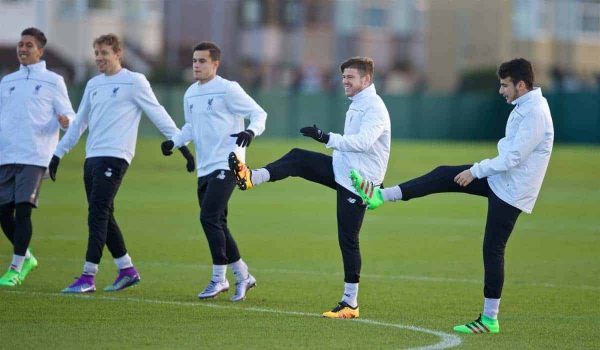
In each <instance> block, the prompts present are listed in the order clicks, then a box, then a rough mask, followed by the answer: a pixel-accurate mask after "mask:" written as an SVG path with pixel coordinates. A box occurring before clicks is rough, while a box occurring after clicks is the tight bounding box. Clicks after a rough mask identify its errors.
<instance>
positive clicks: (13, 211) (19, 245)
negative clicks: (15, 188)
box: [0, 203, 33, 256]
mask: <svg viewBox="0 0 600 350" xmlns="http://www.w3.org/2000/svg"><path fill="white" fill-rule="evenodd" d="M32 209H33V205H32V204H31V203H18V204H16V205H15V204H14V203H7V204H2V205H0V226H1V227H2V231H4V234H5V235H6V238H8V240H9V241H10V242H11V243H12V244H13V251H14V254H15V255H21V256H25V254H26V253H27V248H28V247H29V242H31V236H32V233H33V226H32V223H31V210H32Z"/></svg>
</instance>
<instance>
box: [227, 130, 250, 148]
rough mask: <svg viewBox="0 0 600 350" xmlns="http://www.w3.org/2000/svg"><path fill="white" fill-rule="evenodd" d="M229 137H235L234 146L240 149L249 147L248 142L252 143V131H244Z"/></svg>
mask: <svg viewBox="0 0 600 350" xmlns="http://www.w3.org/2000/svg"><path fill="white" fill-rule="evenodd" d="M229 136H231V137H237V140H235V144H236V145H238V146H240V147H250V142H252V139H253V138H254V131H252V130H250V129H246V130H244V131H242V132H239V133H237V134H231V135H229Z"/></svg>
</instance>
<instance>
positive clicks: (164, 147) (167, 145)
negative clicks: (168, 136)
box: [160, 140, 189, 156]
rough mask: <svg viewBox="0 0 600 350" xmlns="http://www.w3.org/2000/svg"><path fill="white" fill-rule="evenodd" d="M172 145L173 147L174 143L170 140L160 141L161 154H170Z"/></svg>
mask: <svg viewBox="0 0 600 350" xmlns="http://www.w3.org/2000/svg"><path fill="white" fill-rule="evenodd" d="M173 147H175V143H174V142H173V141H171V140H167V141H165V142H163V143H161V144H160V150H161V151H162V154H163V156H170V155H171V154H173ZM188 152H189V151H188Z"/></svg>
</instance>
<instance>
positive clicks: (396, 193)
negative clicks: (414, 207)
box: [381, 186, 402, 202]
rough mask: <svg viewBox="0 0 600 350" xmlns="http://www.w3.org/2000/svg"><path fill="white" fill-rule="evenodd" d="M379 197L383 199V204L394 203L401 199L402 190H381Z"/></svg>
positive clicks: (396, 187) (392, 188) (396, 188)
mask: <svg viewBox="0 0 600 350" xmlns="http://www.w3.org/2000/svg"><path fill="white" fill-rule="evenodd" d="M381 196H382V197H383V201H384V202H389V201H392V202H395V201H397V200H399V199H402V190H401V189H400V186H394V187H389V188H384V189H382V190H381Z"/></svg>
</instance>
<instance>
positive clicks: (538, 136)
mask: <svg viewBox="0 0 600 350" xmlns="http://www.w3.org/2000/svg"><path fill="white" fill-rule="evenodd" d="M512 103H513V104H514V105H515V108H514V109H513V110H512V112H511V113H510V116H509V117H508V121H507V123H506V131H505V136H504V137H503V138H502V139H500V141H499V142H498V156H497V157H495V158H493V159H484V160H482V161H481V162H479V163H475V164H474V165H473V166H472V167H471V173H472V174H473V176H475V177H477V178H479V179H481V178H484V177H487V180H488V183H489V185H490V188H491V189H492V191H494V193H495V194H496V195H497V196H498V197H499V198H500V199H502V200H503V201H505V202H506V203H508V204H510V205H512V206H513V207H516V208H518V209H520V210H522V211H524V212H526V213H528V214H529V213H531V211H532V210H533V206H534V205H535V202H536V200H537V197H538V195H539V193H540V189H541V187H542V182H543V181H544V175H545V174H546V169H547V168H548V162H549V161H550V154H551V153H552V144H553V142H554V126H553V123H552V116H551V115H550V107H549V106H548V102H547V101H546V98H544V97H543V96H542V90H541V89H540V88H535V89H534V90H531V91H529V92H528V93H526V94H525V95H523V96H521V97H519V98H517V99H516V100H514V101H513V102H512Z"/></svg>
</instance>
